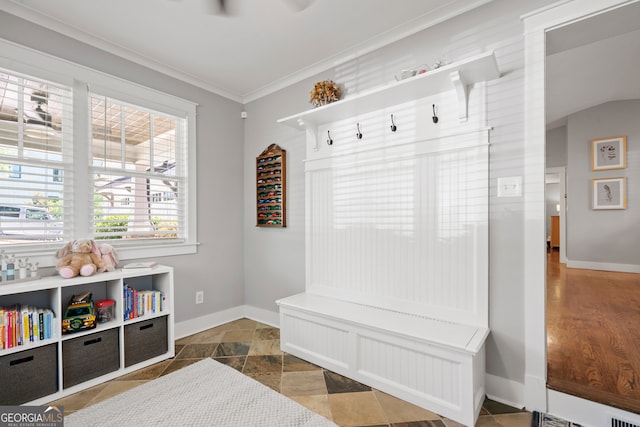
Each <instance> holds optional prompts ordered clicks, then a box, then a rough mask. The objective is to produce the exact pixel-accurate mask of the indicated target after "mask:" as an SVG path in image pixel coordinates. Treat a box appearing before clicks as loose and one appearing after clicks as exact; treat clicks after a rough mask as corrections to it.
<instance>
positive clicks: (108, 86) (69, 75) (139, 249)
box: [0, 39, 198, 267]
mask: <svg viewBox="0 0 640 427" xmlns="http://www.w3.org/2000/svg"><path fill="white" fill-rule="evenodd" d="M0 52H2V53H1V54H0V67H2V68H6V69H8V70H13V71H15V72H18V73H22V74H26V75H31V76H34V77H37V78H41V79H46V80H50V81H53V82H57V83H60V84H64V85H68V86H72V87H73V91H74V92H73V97H74V106H73V113H74V120H73V135H75V137H76V138H78V136H79V135H85V136H86V137H88V136H90V132H91V129H90V125H89V110H88V106H87V103H86V102H87V101H88V87H91V90H92V91H94V92H99V93H101V94H104V95H107V96H110V97H113V98H116V99H119V100H122V101H125V102H129V103H131V104H135V105H139V106H141V107H145V108H150V109H154V110H157V111H159V112H164V113H167V114H171V115H174V116H177V117H184V118H186V122H187V126H186V133H187V135H186V138H187V159H186V162H187V170H188V171H189V172H188V174H189V179H188V180H187V181H188V184H187V186H186V194H185V198H186V206H185V207H186V209H187V213H186V215H185V220H186V224H185V238H184V239H175V240H174V239H172V240H171V241H162V240H159V241H158V240H153V241H150V240H140V241H128V242H117V243H115V242H109V243H113V244H114V246H115V247H116V248H117V250H118V254H119V256H120V259H121V261H126V260H130V259H138V258H152V257H161V256H172V255H186V254H193V253H196V252H197V245H198V242H197V193H196V189H197V185H196V177H197V173H196V158H197V156H196V109H197V103H195V102H192V101H189V100H186V99H183V98H180V97H177V96H174V95H171V94H168V93H165V92H161V91H159V90H156V89H152V88H149V87H146V86H143V85H141V84H138V83H134V82H130V81H127V80H124V79H122V78H119V77H115V76H113V75H110V74H106V73H104V72H102V71H98V70H94V69H91V68H88V67H86V66H83V65H80V64H77V63H73V62H70V61H67V60H65V59H62V58H58V57H55V56H52V55H50V54H47V53H43V52H39V51H36V50H34V49H31V48H28V47H25V46H22V45H18V44H16V43H13V42H10V41H7V40H2V39H0ZM83 102H84V103H83ZM85 147H86V149H85V150H77V151H79V152H76V150H75V149H74V156H83V158H84V160H83V162H88V161H89V154H90V153H89V152H88V147H87V146H85ZM87 165H89V163H88V164H87ZM88 173H89V168H88V167H87V168H85V169H84V170H83V168H78V169H74V174H76V177H77V178H78V179H77V180H76V182H87V181H86V180H85V181H83V180H82V176H84V177H85V178H86V179H88V178H89V176H88ZM83 193H86V194H85V196H84V197H86V200H82V199H78V198H77V196H78V195H80V196H81V197H82V194H83ZM74 196H75V197H76V198H75V199H74V204H75V206H76V207H78V206H81V205H82V204H83V203H84V206H88V203H89V201H88V197H89V194H88V192H76V194H74ZM87 209H88V208H87ZM76 211H77V209H76ZM82 215H84V213H80V214H79V215H78V217H80V216H82ZM81 222H82V221H73V224H74V229H73V230H71V233H72V235H73V236H74V238H84V237H87V236H88V230H85V228H86V227H83V226H79V225H78V224H80V223H81ZM62 245H63V243H62V242H56V243H42V244H38V245H34V244H29V245H15V246H13V247H11V248H10V249H9V248H6V249H5V248H1V247H0V249H5V251H7V250H8V252H11V253H12V254H15V255H16V256H19V257H26V256H28V257H29V259H30V260H32V261H34V262H35V261H37V262H39V266H40V267H51V266H55V264H56V262H57V260H56V259H55V258H54V257H53V254H54V252H55V251H56V250H57V249H59V248H60V247H61V246H62Z"/></svg>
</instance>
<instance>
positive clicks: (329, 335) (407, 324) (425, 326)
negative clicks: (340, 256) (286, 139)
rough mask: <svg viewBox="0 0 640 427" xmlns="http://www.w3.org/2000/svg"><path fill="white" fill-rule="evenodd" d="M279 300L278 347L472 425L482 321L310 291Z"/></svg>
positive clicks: (478, 401)
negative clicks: (456, 320)
mask: <svg viewBox="0 0 640 427" xmlns="http://www.w3.org/2000/svg"><path fill="white" fill-rule="evenodd" d="M277 303H278V305H279V307H280V332H281V337H280V341H281V347H282V350H283V351H285V352H287V353H291V354H293V355H295V356H298V357H300V358H302V359H305V360H308V361H310V362H312V363H315V364H317V365H319V366H322V367H324V368H326V369H330V370H332V371H335V372H337V373H339V374H342V375H345V376H347V377H349V378H352V379H354V380H357V381H360V382H362V383H364V384H367V385H369V386H371V387H374V388H377V389H379V390H382V391H384V392H386V393H389V394H391V395H394V396H397V397H399V398H401V399H404V400H407V401H409V402H412V403H414V404H416V405H419V406H421V407H424V408H426V409H428V410H431V411H433V412H436V413H438V414H441V415H444V416H446V417H448V418H450V419H452V420H455V421H457V422H459V423H462V424H464V425H468V426H473V425H474V424H475V421H476V419H477V417H478V414H479V412H480V409H481V407H482V402H483V400H484V376H485V347H484V345H485V340H486V338H487V336H488V334H489V330H488V329H487V328H484V327H476V326H471V325H465V324H457V323H453V322H446V321H442V320H437V319H430V318H427V317H420V316H415V315H411V314H406V313H399V312H395V311H390V310H385V309H381V308H376V307H370V306H365V305H361V304H356V303H352V302H348V301H344V300H339V299H334V298H329V297H326V296H320V295H315V294H311V293H302V294H298V295H293V296H291V297H288V298H284V299H281V300H279V301H277Z"/></svg>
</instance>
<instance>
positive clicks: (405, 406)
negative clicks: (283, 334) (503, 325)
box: [51, 319, 531, 427]
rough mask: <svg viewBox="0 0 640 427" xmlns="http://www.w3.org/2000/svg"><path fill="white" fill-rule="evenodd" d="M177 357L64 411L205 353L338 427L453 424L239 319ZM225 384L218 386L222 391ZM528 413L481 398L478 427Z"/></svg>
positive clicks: (196, 339) (510, 422) (184, 347)
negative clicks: (305, 356)
mask: <svg viewBox="0 0 640 427" xmlns="http://www.w3.org/2000/svg"><path fill="white" fill-rule="evenodd" d="M175 345H176V356H175V357H174V358H173V359H169V360H165V361H162V362H160V363H157V364H155V365H152V366H149V367H147V368H143V369H140V370H138V371H135V372H132V373H130V374H127V375H124V376H122V377H119V378H117V379H115V380H112V381H109V382H106V383H104V384H100V385H98V386H95V387H92V388H90V389H88V390H84V391H82V392H79V393H76V394H73V395H71V396H68V397H65V398H62V399H60V400H57V401H55V402H51V404H55V405H63V406H64V410H65V413H66V414H70V413H72V412H74V411H77V410H79V409H81V408H84V407H86V406H89V405H91V404H93V403H97V402H99V401H102V400H104V399H107V398H109V397H112V396H115V395H117V394H119V393H122V392H123V391H126V390H128V389H131V388H133V387H136V386H138V385H140V384H143V383H145V382H147V381H151V380H153V379H155V378H158V377H159V376H162V375H166V374H168V373H170V372H173V371H176V370H178V369H180V368H183V367H185V366H187V365H190V364H192V363H194V362H197V361H198V360H201V359H203V358H205V357H212V358H213V359H215V360H217V361H219V362H221V363H224V364H227V365H229V366H232V367H233V368H235V369H237V370H238V371H240V372H242V373H244V374H245V375H247V376H249V377H251V378H254V379H255V380H257V381H259V382H261V383H262V384H264V385H266V386H268V387H271V388H272V389H274V390H276V391H278V392H279V393H282V394H283V395H285V396H288V397H290V398H291V399H293V400H295V401H297V402H298V403H300V404H301V405H304V406H306V407H307V408H309V409H310V410H312V411H314V412H316V413H318V414H320V415H322V416H324V417H326V418H329V419H330V420H333V422H335V423H336V424H338V425H340V426H387V427H454V426H455V427H457V426H460V424H458V423H456V422H454V421H451V420H448V419H446V418H444V417H441V416H439V415H437V414H435V413H433V412H430V411H427V410H425V409H422V408H420V407H417V406H415V405H412V404H410V403H407V402H405V401H402V400H400V399H397V398H395V397H393V396H390V395H388V394H385V393H383V392H381V391H379V390H375V389H372V388H371V387H368V386H366V385H364V384H360V383H358V382H356V381H353V380H351V379H349V378H346V377H343V376H341V375H338V374H336V373H334V372H331V371H327V370H325V369H322V368H320V367H318V366H315V365H313V364H311V363H308V362H305V361H304V360H301V359H298V358H297V357H295V356H293V355H290V354H286V353H283V352H282V351H280V330H279V329H277V328H273V327H271V326H268V325H265V324H262V323H259V322H256V321H254V320H250V319H239V320H236V321H233V322H229V323H226V324H223V325H220V326H217V327H214V328H211V329H208V330H205V331H203V332H200V333H197V334H194V335H191V336H188V337H185V338H181V339H179V340H177V341H176V344H175ZM223 390H224V388H221V392H223ZM530 425H531V414H530V413H529V412H525V411H522V410H519V409H516V408H512V407H510V406H506V405H503V404H501V403H498V402H495V401H491V400H488V399H487V400H485V402H484V405H483V408H482V411H481V413H480V417H479V419H478V422H477V423H476V427H530Z"/></svg>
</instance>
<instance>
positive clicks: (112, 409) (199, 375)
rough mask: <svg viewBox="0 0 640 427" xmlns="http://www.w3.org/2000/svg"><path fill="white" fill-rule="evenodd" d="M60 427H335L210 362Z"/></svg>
mask: <svg viewBox="0 0 640 427" xmlns="http://www.w3.org/2000/svg"><path fill="white" fill-rule="evenodd" d="M64 425H65V427H74V426H78V427H88V426H114V427H122V426H136V427H138V426H142V427H146V426H171V427H178V426H188V427H191V426H207V427H210V426H215V427H249V426H261V427H262V426H264V427H267V426H269V427H271V426H273V427H286V426H290V427H301V426H305V427H307V426H308V427H330V426H332V427H336V424H334V423H332V422H331V421H329V420H327V419H326V418H324V417H322V416H320V415H318V414H316V413H314V412H312V411H310V410H309V409H307V408H305V407H304V406H302V405H300V404H298V403H297V402H294V401H293V400H291V399H289V398H287V397H285V396H283V395H281V394H280V393H278V392H276V391H274V390H272V389H270V388H269V387H267V386H265V385H263V384H261V383H259V382H258V381H255V380H253V379H252V378H249V377H247V376H245V375H243V374H241V373H240V372H238V371H236V370H235V369H233V368H230V367H228V366H226V365H223V364H222V363H218V362H216V361H214V360H213V359H204V360H201V361H200V362H197V363H194V364H193V365H189V366H187V367H185V368H182V369H180V370H178V371H175V372H172V373H170V374H168V375H165V376H163V377H160V378H158V379H155V380H153V381H149V382H148V383H145V384H142V385H141V386H138V387H135V388H133V389H131V390H128V391H126V392H124V393H122V394H119V395H117V396H114V397H112V398H110V399H107V400H104V401H102V402H99V403H96V404H95V405H91V406H89V407H87V408H84V409H81V410H79V411H77V412H74V413H73V414H71V415H69V416H66V417H65V419H64Z"/></svg>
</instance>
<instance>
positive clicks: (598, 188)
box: [592, 177, 627, 209]
mask: <svg viewBox="0 0 640 427" xmlns="http://www.w3.org/2000/svg"><path fill="white" fill-rule="evenodd" d="M592 187H593V209H626V208H627V178H624V177H623V178H595V179H593V180H592Z"/></svg>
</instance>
